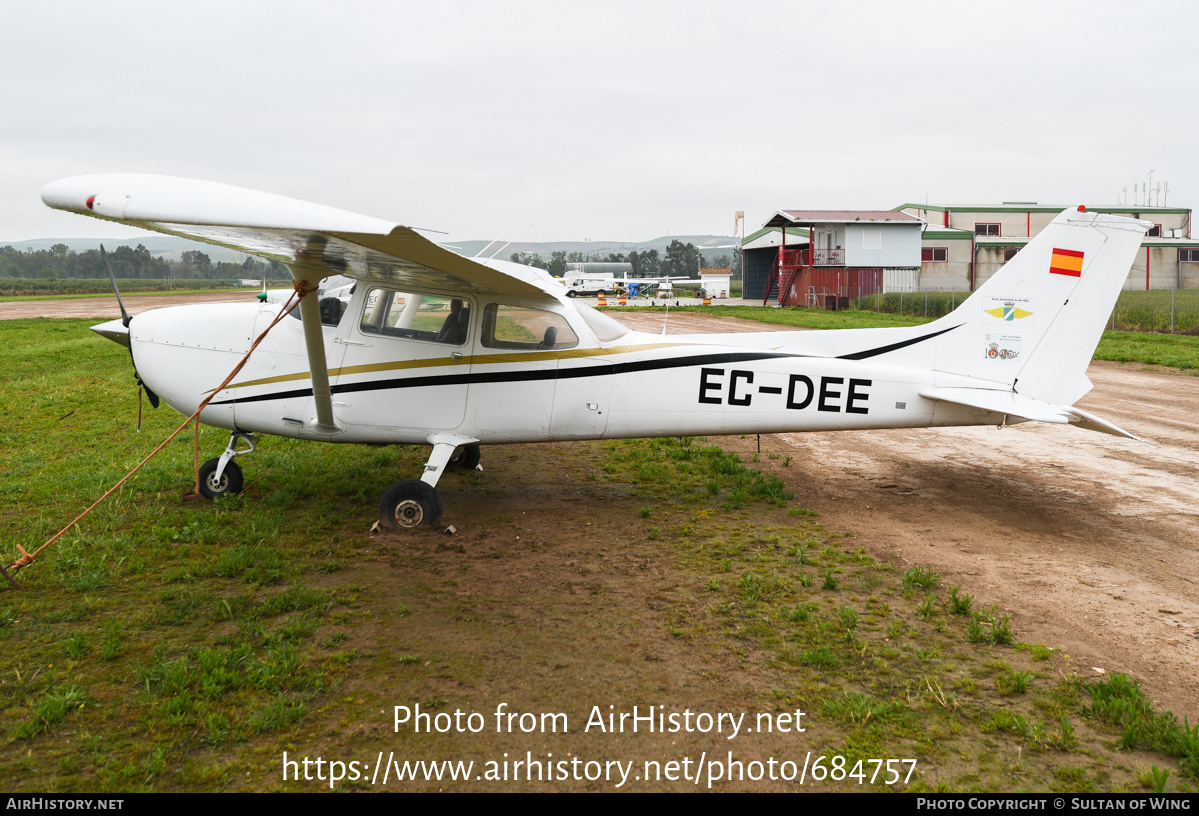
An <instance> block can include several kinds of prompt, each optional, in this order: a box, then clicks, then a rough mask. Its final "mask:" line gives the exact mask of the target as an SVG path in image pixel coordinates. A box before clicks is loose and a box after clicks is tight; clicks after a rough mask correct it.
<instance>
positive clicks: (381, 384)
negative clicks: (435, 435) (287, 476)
mask: <svg viewBox="0 0 1199 816" xmlns="http://www.w3.org/2000/svg"><path fill="white" fill-rule="evenodd" d="M804 356H807V355H802V354H784V353H781V352H776V351H744V352H727V353H723V354H697V355H695V356H692V357H681V358H676V359H663V360H637V361H634V362H627V363H620V362H614V363H609V364H607V365H590V366H575V367H571V368H557V367H555V368H544V369H525V370H523V371H471V372H468V373H465V374H434V375H431V376H426V377H397V378H395V379H390V380H369V381H367V382H357V383H341V384H339V385H335V386H333V387H332V388H331V389H330V390H331V391H332V392H333V393H334V394H353V393H356V392H361V391H388V390H391V389H396V388H428V387H433V386H439V385H464V384H475V383H498V382H532V381H534V380H569V379H574V378H576V377H607V376H610V375H612V374H631V373H634V372H639V371H660V370H663V369H668V368H688V367H690V366H706V365H717V364H720V363H726V364H727V363H746V362H752V361H754V360H772V359H777V358H780V357H804ZM310 396H312V389H311V388H300V389H295V390H292V391H282V392H279V393H275V394H259V395H257V396H253V397H238V398H236V399H230V400H222V401H220V402H212V403H209V404H210V405H235V404H236V405H241V404H245V403H248V402H267V401H269V400H281V399H294V398H296V397H310Z"/></svg>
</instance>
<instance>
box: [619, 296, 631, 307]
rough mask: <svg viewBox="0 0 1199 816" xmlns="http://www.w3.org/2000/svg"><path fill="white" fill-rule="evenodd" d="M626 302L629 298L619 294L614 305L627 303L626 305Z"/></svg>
mask: <svg viewBox="0 0 1199 816" xmlns="http://www.w3.org/2000/svg"><path fill="white" fill-rule="evenodd" d="M628 302H629V299H628V298H626V297H625V296H624V295H621V296H620V297H618V298H617V299H616V305H617V306H627V305H628Z"/></svg>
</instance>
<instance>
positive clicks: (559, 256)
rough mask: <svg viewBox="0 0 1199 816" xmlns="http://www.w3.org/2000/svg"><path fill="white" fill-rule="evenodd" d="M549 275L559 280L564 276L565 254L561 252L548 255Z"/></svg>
mask: <svg viewBox="0 0 1199 816" xmlns="http://www.w3.org/2000/svg"><path fill="white" fill-rule="evenodd" d="M549 270H550V274H551V275H553V276H554V277H555V278H561V277H563V276H564V275H565V274H566V253H565V252H562V251H558V252H551V253H550V265H549Z"/></svg>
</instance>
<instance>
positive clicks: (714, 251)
mask: <svg viewBox="0 0 1199 816" xmlns="http://www.w3.org/2000/svg"><path fill="white" fill-rule="evenodd" d="M671 241H682V242H683V243H684V244H695V246H696V247H698V248H699V249H700V250H701V251H702V252H703V254H704V255H705V256H706V257H708V258H711V257H714V256H716V255H729V254H732V251H733V247H735V246H736V245H737V243H738V240H737V239H736V238H733V237H730V236H725V235H667V236H664V237H661V238H654V239H653V240H651V241H640V242H636V241H547V242H541V243H534V242H530V241H518V242H516V243H512V244H509V245H508V246H504V242H503V241H500V242H499V243H492V245H491V246H490V247H489V248H488V249H487V253H486V255H487V256H488V257H490V256H491V255H492V254H495V255H496V256H497V257H499V258H502V259H505V260H506V259H507V258H508V257H509V256H511V255H512V253H513V252H530V253H536V254H538V255H540V256H541V257H542V258H545V259H546V260H547V261H548V260H549V259H550V253H553V252H568V253H569V252H582V253H585V254H587V255H591V254H592V253H596V252H601V253H603V254H605V255H607V254H608V253H610V252H621V253H624V254H626V255H627V254H628V253H630V252H632V251H633V250H636V251H637V252H646V251H648V250H651V249H656V250H658V254H659V255H664V254H665V253H666V247H668V246H670V242H671ZM55 244H66V245H67V246H68V247H69V248H70V249H72V250H74V251H75V252H86V251H87V250H89V249H99V247H100V244H104V247H105V248H106V249H109V250H112V249H116V248H117V247H119V246H127V247H129V248H131V249H136V248H137V246H138V244H141V245H142V246H144V247H145V248H146V249H148V250H149V251H150V254H151V255H154V256H157V257H163V258H166V259H167V260H171V261H178V260H180V258H181V257H182V255H183V253H184V252H186V251H188V250H192V249H198V250H199V251H201V252H203V253H204V254H205V255H207V256H208V257H209V258H211V259H212V262H213V263H221V262H222V261H227V262H229V263H241V262H242V261H244V260H245V259H246V257H247V256H246V255H245V254H244V253H241V252H236V251H234V250H232V249H225V248H224V247H219V246H213V245H212V244H204V243H200V242H198V241H189V240H187V239H186V238H176V237H175V236H173V235H157V234H154V235H143V236H140V237H137V238H123V239H120V240H117V239H105V238H38V239H35V240H32V241H0V246H11V247H13V248H14V249H18V250H21V251H22V252H24V251H26V250H29V249H32V250H39V249H49V248H50V247H52V246H54V245H55ZM487 244H488V242H487V241H459V242H456V243H454V244H453V246H452V248H453V249H454V251H456V252H459V253H461V254H462V255H465V256H466V257H468V258H472V257H474V256H475V255H477V254H478V253H479V251H480V250H482V249H483V248H484V247H486V246H487ZM501 247H502V249H501ZM497 250H498V252H497Z"/></svg>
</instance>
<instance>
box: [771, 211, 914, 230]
mask: <svg viewBox="0 0 1199 816" xmlns="http://www.w3.org/2000/svg"><path fill="white" fill-rule="evenodd" d="M871 221H874V222H877V223H882V224H920V223H923V221H922V219H919V218H917V217H916V216H914V215H909V214H908V213H905V212H899V211H897V210H779V211H778V212H777V213H775V215H774V217H773V218H771V219H770V220H769V221H767V222H766V223H765V224H763V225H762V226H765V227H778V226H783V225H785V224H787V225H789V224H799V223H802V224H854V223H859V222H871Z"/></svg>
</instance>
